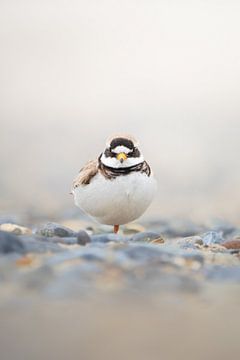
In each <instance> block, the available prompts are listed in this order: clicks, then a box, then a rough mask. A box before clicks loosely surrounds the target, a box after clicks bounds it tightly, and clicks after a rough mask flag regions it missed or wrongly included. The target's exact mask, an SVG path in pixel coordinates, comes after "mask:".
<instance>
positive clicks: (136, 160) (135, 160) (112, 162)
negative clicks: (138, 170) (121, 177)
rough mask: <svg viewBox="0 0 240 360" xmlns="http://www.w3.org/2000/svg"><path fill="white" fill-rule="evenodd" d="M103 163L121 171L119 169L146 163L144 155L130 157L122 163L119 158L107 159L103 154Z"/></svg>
mask: <svg viewBox="0 0 240 360" xmlns="http://www.w3.org/2000/svg"><path fill="white" fill-rule="evenodd" d="M101 161H102V163H103V164H104V165H106V166H109V167H112V168H115V169H119V168H126V167H130V166H134V165H138V164H140V163H142V162H143V161H144V157H143V155H140V156H139V157H129V158H127V159H126V160H124V161H123V163H121V162H120V161H119V160H118V159H117V158H115V157H110V156H109V157H106V156H105V154H104V153H103V154H102V156H101Z"/></svg>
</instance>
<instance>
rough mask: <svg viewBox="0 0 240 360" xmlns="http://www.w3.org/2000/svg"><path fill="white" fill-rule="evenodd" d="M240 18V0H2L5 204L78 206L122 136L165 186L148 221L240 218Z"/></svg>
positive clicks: (0, 114) (0, 181)
mask: <svg viewBox="0 0 240 360" xmlns="http://www.w3.org/2000/svg"><path fill="white" fill-rule="evenodd" d="M239 14H240V3H239V1H237V0H228V1H226V0H206V1H202V0H201V1H200V0H195V1H190V0H182V1H177V0H161V1H160V0H151V1H147V0H121V1H117V0H102V1H99V0H85V1H84V0H76V1H75V0H68V1H66V0H58V1H56V0H47V1H46V0H42V1H41V2H39V1H33V0H21V1H19V0H1V2H0V46H1V57H0V78H1V86H0V122H1V124H0V129H1V132H0V164H1V172H0V201H1V211H2V212H9V213H11V212H21V211H26V210H27V211H33V212H34V211H35V212H38V213H43V214H58V213H61V212H63V211H65V210H66V209H70V211H71V210H72V209H74V205H73V202H72V198H71V196H70V195H69V189H70V187H71V182H72V179H73V177H74V176H75V175H76V173H77V172H78V170H79V169H80V168H81V167H82V165H83V164H84V163H85V162H86V161H87V160H89V159H91V158H95V157H96V156H97V155H98V154H99V153H100V152H101V151H102V150H103V148H104V144H105V140H106V138H107V137H108V136H109V135H111V134H114V133H118V132H124V133H131V134H133V135H134V136H136V137H137V138H138V139H139V140H140V143H141V145H142V146H141V147H142V150H143V152H144V154H145V158H146V160H147V161H148V162H149V163H150V164H151V165H152V167H153V169H154V172H155V174H156V176H157V178H158V181H159V191H158V195H157V197H156V200H155V202H154V204H153V206H152V207H151V209H150V210H149V212H148V214H147V216H160V217H164V218H166V217H190V218H194V219H198V220H201V221H204V220H205V219H207V218H209V217H222V218H225V219H227V220H230V221H232V222H238V221H239V212H240V194H239V182H240V166H239V160H238V157H239V151H240V142H239V138H240V120H239V115H240V101H239V97H240V89H239V83H240V66H239V65H240V48H239V35H240V22H239ZM76 211H77V209H76Z"/></svg>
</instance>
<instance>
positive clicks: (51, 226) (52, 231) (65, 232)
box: [36, 222, 76, 237]
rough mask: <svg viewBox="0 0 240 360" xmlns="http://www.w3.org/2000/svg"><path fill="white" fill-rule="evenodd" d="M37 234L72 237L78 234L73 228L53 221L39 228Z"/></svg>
mask: <svg viewBox="0 0 240 360" xmlns="http://www.w3.org/2000/svg"><path fill="white" fill-rule="evenodd" d="M36 234H38V235H42V236H46V237H53V236H59V237H72V236H75V235H76V233H75V232H74V231H72V230H71V229H69V228H67V227H65V226H62V225H60V224H56V223H53V222H49V223H47V224H45V225H43V226H42V227H40V228H39V229H37V230H36Z"/></svg>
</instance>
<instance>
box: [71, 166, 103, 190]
mask: <svg viewBox="0 0 240 360" xmlns="http://www.w3.org/2000/svg"><path fill="white" fill-rule="evenodd" d="M97 172H98V160H91V161H89V162H88V163H87V164H86V165H85V166H84V167H83V168H82V169H81V170H80V171H79V174H78V176H77V177H76V178H75V179H74V181H73V186H72V188H73V189H76V188H77V187H78V186H81V185H88V184H90V182H91V180H92V178H93V177H94V176H95V175H96V174H97Z"/></svg>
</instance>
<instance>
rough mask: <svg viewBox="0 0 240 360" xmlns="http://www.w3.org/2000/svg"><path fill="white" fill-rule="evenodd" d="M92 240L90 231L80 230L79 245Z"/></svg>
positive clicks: (78, 235)
mask: <svg viewBox="0 0 240 360" xmlns="http://www.w3.org/2000/svg"><path fill="white" fill-rule="evenodd" d="M90 242H91V238H90V236H89V235H88V233H87V232H86V231H84V230H80V231H79V232H78V233H77V243H78V245H86V244H88V243H90Z"/></svg>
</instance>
